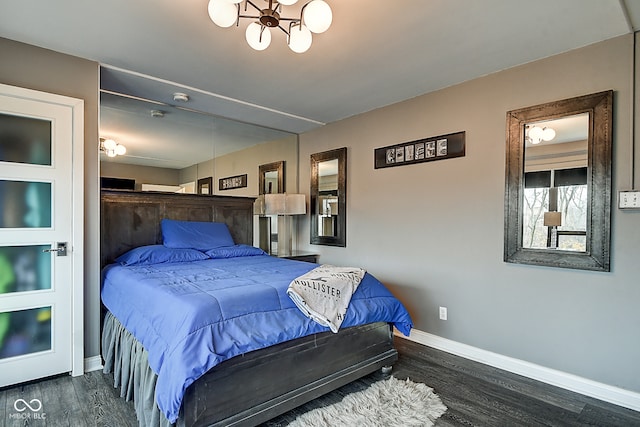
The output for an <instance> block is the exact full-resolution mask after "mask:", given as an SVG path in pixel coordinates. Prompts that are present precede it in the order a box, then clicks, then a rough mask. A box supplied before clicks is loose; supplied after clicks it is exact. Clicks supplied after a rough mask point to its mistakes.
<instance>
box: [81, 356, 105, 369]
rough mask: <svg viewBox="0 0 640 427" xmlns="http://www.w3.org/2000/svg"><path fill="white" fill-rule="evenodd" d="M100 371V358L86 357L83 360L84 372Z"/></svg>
mask: <svg viewBox="0 0 640 427" xmlns="http://www.w3.org/2000/svg"><path fill="white" fill-rule="evenodd" d="M100 369H102V356H93V357H87V358H86V359H84V372H85V373H86V372H91V371H98V370H100Z"/></svg>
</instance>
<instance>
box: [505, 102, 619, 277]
mask: <svg viewBox="0 0 640 427" xmlns="http://www.w3.org/2000/svg"><path fill="white" fill-rule="evenodd" d="M612 103H613V91H606V92H600V93H595V94H591V95H586V96H581V97H577V98H570V99H565V100H561V101H556V102H550V103H546V104H542V105H536V106H533V107H528V108H522V109H519V110H513V111H509V112H508V113H507V156H506V159H507V161H506V186H505V187H506V190H505V236H504V260H505V261H506V262H512V263H522V264H535V265H546V266H552V267H564V268H576V269H584V270H596V271H609V270H610V254H609V249H610V222H611V220H610V217H611V159H612V157H611V146H612V116H611V114H612Z"/></svg>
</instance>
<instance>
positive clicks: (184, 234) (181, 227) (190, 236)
mask: <svg viewBox="0 0 640 427" xmlns="http://www.w3.org/2000/svg"><path fill="white" fill-rule="evenodd" d="M160 227H161V228H162V240H163V242H164V245H165V246H166V247H169V248H192V249H198V250H201V251H207V250H209V249H214V248H219V247H222V246H233V245H234V244H235V242H234V241H233V237H231V233H229V229H228V228H227V224H225V223H223V222H197V221H176V220H173V219H163V220H162V222H161V223H160Z"/></svg>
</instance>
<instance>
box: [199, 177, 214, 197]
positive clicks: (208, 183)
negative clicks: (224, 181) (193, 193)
mask: <svg viewBox="0 0 640 427" xmlns="http://www.w3.org/2000/svg"><path fill="white" fill-rule="evenodd" d="M205 190H206V191H205ZM198 194H208V195H212V194H213V177H211V176H209V177H207V178H200V179H199V180H198Z"/></svg>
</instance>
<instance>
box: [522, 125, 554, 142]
mask: <svg viewBox="0 0 640 427" xmlns="http://www.w3.org/2000/svg"><path fill="white" fill-rule="evenodd" d="M555 137H556V131H555V130H554V129H552V128H550V127H546V126H545V127H540V126H533V127H529V126H527V128H526V141H527V142H529V143H531V144H533V145H538V144H540V143H541V142H542V141H551V140H552V139H553V138H555Z"/></svg>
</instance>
